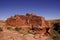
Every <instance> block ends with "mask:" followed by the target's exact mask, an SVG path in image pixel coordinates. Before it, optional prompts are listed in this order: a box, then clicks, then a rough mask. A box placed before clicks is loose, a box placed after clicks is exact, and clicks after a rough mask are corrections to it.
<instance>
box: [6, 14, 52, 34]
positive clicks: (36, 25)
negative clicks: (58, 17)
mask: <svg viewBox="0 0 60 40" xmlns="http://www.w3.org/2000/svg"><path fill="white" fill-rule="evenodd" d="M6 25H7V26H13V27H21V28H25V29H26V28H27V29H32V30H34V31H36V33H39V34H45V33H49V31H50V28H51V27H52V26H51V23H50V22H49V21H47V20H45V18H44V17H43V16H37V15H35V14H28V13H27V14H26V15H15V16H12V17H10V18H8V19H7V20H6ZM27 29H26V30H27Z"/></svg>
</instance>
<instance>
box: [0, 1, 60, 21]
mask: <svg viewBox="0 0 60 40" xmlns="http://www.w3.org/2000/svg"><path fill="white" fill-rule="evenodd" d="M26 13H35V14H36V15H38V16H44V17H45V18H46V19H58V18H60V0H0V20H4V19H6V18H8V17H10V16H13V15H15V14H22V15H25V14H26Z"/></svg>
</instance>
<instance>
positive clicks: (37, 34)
mask: <svg viewBox="0 0 60 40" xmlns="http://www.w3.org/2000/svg"><path fill="white" fill-rule="evenodd" d="M57 21H58V20H46V19H45V17H43V16H37V15H36V14H28V13H27V14H26V15H15V16H12V17H9V18H7V20H4V21H3V20H1V21H0V40H57V39H58V40H60V36H59V35H60V22H57Z"/></svg>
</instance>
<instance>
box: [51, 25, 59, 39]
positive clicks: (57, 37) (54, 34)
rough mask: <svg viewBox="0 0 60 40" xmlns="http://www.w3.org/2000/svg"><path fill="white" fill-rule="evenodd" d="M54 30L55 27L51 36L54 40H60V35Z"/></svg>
mask: <svg viewBox="0 0 60 40" xmlns="http://www.w3.org/2000/svg"><path fill="white" fill-rule="evenodd" d="M54 28H55V26H54V27H52V28H51V32H50V35H51V37H52V38H53V39H54V40H60V34H59V33H58V32H57V31H56V30H55V29H54Z"/></svg>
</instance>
